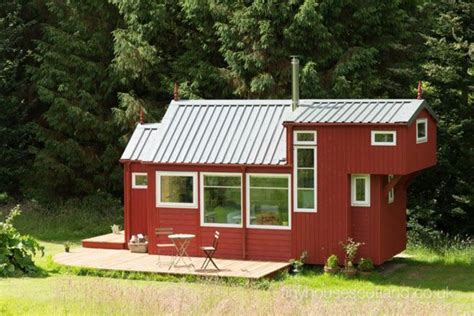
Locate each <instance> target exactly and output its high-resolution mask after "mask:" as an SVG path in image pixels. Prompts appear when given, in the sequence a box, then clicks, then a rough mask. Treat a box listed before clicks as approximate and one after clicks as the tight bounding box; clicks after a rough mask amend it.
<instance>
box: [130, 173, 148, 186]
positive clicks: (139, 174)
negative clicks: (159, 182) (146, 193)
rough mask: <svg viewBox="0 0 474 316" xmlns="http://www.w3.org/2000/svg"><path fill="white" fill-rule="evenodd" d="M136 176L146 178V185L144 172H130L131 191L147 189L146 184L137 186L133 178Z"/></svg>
mask: <svg viewBox="0 0 474 316" xmlns="http://www.w3.org/2000/svg"><path fill="white" fill-rule="evenodd" d="M136 176H146V179H147V183H148V173H146V172H132V189H146V188H148V184H145V185H143V184H137V182H136V179H135V177H136Z"/></svg>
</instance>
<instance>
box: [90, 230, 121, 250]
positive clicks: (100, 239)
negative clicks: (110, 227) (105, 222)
mask: <svg viewBox="0 0 474 316" xmlns="http://www.w3.org/2000/svg"><path fill="white" fill-rule="evenodd" d="M82 247H85V248H103V249H127V246H126V244H125V235H124V232H123V231H121V232H120V234H105V235H101V236H96V237H92V238H87V239H84V240H82Z"/></svg>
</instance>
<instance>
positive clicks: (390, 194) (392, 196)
mask: <svg viewBox="0 0 474 316" xmlns="http://www.w3.org/2000/svg"><path fill="white" fill-rule="evenodd" d="M392 179H393V174H389V175H388V183H390V181H392ZM394 201H395V188H393V187H392V188H391V189H390V190H389V191H388V204H392V203H393V202H394Z"/></svg>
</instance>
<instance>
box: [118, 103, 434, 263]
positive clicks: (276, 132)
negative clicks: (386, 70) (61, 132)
mask: <svg viewBox="0 0 474 316" xmlns="http://www.w3.org/2000/svg"><path fill="white" fill-rule="evenodd" d="M301 102H302V105H301V108H298V109H297V110H296V111H295V112H294V113H293V112H292V111H291V109H290V101H289V100H262V101H260V100H258V101H256V100H246V101H234V100H212V101H210V100H199V101H179V102H172V104H171V105H170V109H169V110H168V112H169V113H168V112H167V114H166V115H165V117H164V119H163V121H162V123H161V124H150V125H148V124H145V125H139V126H138V127H137V130H136V131H135V133H134V136H132V139H131V143H133V146H132V147H133V148H132V149H128V148H127V149H126V151H127V150H129V152H128V153H124V156H123V158H122V163H123V164H124V192H125V193H124V208H125V221H124V222H125V236H126V238H127V239H129V238H130V236H131V235H133V234H138V233H143V234H146V235H147V236H148V238H149V252H150V253H151V254H156V253H157V248H156V246H155V244H156V236H155V235H154V231H155V229H156V228H157V227H172V228H173V229H174V231H175V232H177V233H191V234H195V235H196V238H195V239H194V240H193V241H192V243H191V245H190V247H189V249H188V250H189V251H188V253H189V255H191V256H202V255H203V254H202V253H201V252H200V251H199V246H200V245H203V244H208V243H209V242H210V241H211V239H212V236H213V233H214V231H216V230H218V231H220V232H221V236H222V238H221V241H220V248H219V251H218V252H217V253H216V256H217V257H222V258H232V259H250V260H274V261H287V260H288V259H290V258H296V257H299V256H300V255H301V253H302V252H303V251H307V253H308V258H307V262H308V263H313V264H322V263H324V261H325V260H326V259H327V257H328V256H329V255H331V254H333V253H335V254H337V255H338V256H339V257H343V253H342V249H341V246H340V242H341V241H345V240H347V238H348V237H353V238H354V239H355V240H357V241H361V242H364V245H363V246H362V247H361V250H360V255H361V256H364V257H370V258H372V259H373V261H374V262H375V263H376V264H381V263H383V262H384V261H386V260H388V259H390V258H391V257H392V256H394V255H395V254H397V253H399V252H401V251H403V250H404V249H405V245H406V218H405V217H406V211H405V209H406V190H407V187H408V185H409V182H410V180H411V178H412V177H413V176H414V174H415V173H416V172H418V171H419V170H421V169H424V168H427V167H430V166H432V165H434V164H435V163H436V118H435V116H434V114H433V112H432V111H431V110H430V109H429V108H428V107H427V105H426V104H425V103H424V102H423V101H422V100H393V101H391V100H388V101H384V100H377V101H370V100H362V101H361V100H331V101H329V100H301ZM331 102H332V103H331ZM371 102H372V103H371ZM381 102H385V103H386V106H387V108H388V109H387V110H379V109H382V105H383V104H382V105H380V104H381ZM390 102H392V103H390ZM306 103H307V104H310V105H306ZM326 104H327V105H326ZM371 104H374V105H373V107H374V108H375V107H376V111H374V112H375V114H371V115H372V117H371V119H368V117H369V116H370V115H369V114H367V113H368V111H369V109H370V107H371V106H372V105H371ZM358 106H359V107H360V113H355V114H354V116H356V115H359V114H360V119H359V120H353V121H350V122H349V121H348V119H347V118H345V117H344V116H349V114H348V113H349V112H351V111H354V109H356V108H357V107H358ZM250 107H252V108H251V109H250ZM338 107H340V109H339V108H338ZM324 111H328V114H324V113H323V114H320V112H324ZM329 111H332V112H329ZM364 111H365V112H364ZM383 111H385V112H386V115H385V116H384V117H385V118H383V117H382V114H381V113H382V112H383ZM397 111H398V112H397ZM403 111H405V112H409V113H408V114H405V113H402V114H404V115H405V116H403V117H401V114H400V112H403ZM371 113H372V112H371ZM186 115H187V116H186ZM252 115H254V116H255V118H252ZM318 115H319V116H321V115H322V116H324V115H325V116H324V119H320V118H319V117H318ZM337 117H339V118H342V119H340V120H342V121H340V120H339V121H338V120H336V118H337ZM398 117H401V119H400V121H397V120H396V118H398ZM419 119H426V122H427V126H426V129H427V133H426V134H427V135H426V141H422V142H418V143H417V139H418V138H419V137H418V136H419V135H418V131H417V128H422V127H423V123H422V122H421V123H419V124H418V123H417V122H418V120H419ZM252 120H253V121H252ZM185 122H187V124H190V125H191V126H190V127H189V128H188V129H187V130H186V128H185V127H184V125H185V124H184V123H185ZM190 122H193V123H190ZM212 124H214V125H212ZM209 126H211V127H209ZM253 126H255V127H257V126H258V128H255V129H254V130H253V129H251V127H253ZM209 128H210V129H211V130H212V132H211V131H209V130H208V129H209ZM202 129H204V130H202ZM239 129H240V130H239ZM216 131H220V133H219V132H217V134H215V135H213V133H214V132H216ZM296 131H307V132H316V133H315V135H316V143H315V144H313V145H304V146H303V147H305V148H306V147H310V148H315V150H314V153H315V154H314V157H315V158H314V159H315V163H314V166H313V167H312V168H313V169H314V172H312V173H313V177H314V183H315V185H314V187H313V188H310V189H311V190H313V191H314V195H315V198H314V200H315V207H314V209H313V210H311V208H310V210H309V211H305V212H301V211H298V210H296V209H295V203H296V197H295V194H298V193H297V191H298V190H303V188H298V189H296V187H295V185H296V183H297V182H298V179H296V178H297V177H296V173H295V164H298V161H295V157H294V152H295V148H296V147H298V146H299V145H296V144H295V142H294V135H295V132H296ZM374 131H377V132H380V135H378V134H377V137H379V138H380V139H382V141H380V143H383V144H385V143H390V142H393V143H394V144H390V145H378V144H375V145H374V140H373V137H374V136H372V134H373V132H374ZM244 132H245V133H244ZM389 132H390V133H392V134H390V133H389ZM420 133H421V132H420ZM135 134H137V135H138V136H135ZM241 135H245V136H241ZM391 135H394V136H391ZM420 135H422V133H421V134H420ZM134 137H135V140H134V139H133V138H134ZM190 137H191V138H192V139H190ZM198 137H202V139H204V140H202V139H197V138H198ZM246 138H247V139H246ZM206 142H207V143H206ZM127 147H128V146H127ZM200 147H205V148H206V149H205V150H204V149H201V150H200V149H199V148H200ZM298 148H299V147H298ZM124 157H125V158H124ZM219 159H220V160H219ZM305 168H306V167H305ZM157 172H187V173H192V174H195V176H196V178H197V190H196V191H195V192H196V193H195V195H196V196H194V197H193V198H194V199H195V202H196V206H195V207H184V208H183V207H179V206H177V207H161V206H158V205H157V192H158V191H157V190H159V189H160V188H159V185H160V182H159V179H157ZM134 173H145V174H146V175H147V187H146V188H133V181H134V180H133V179H132V176H133V174H134ZM203 173H232V174H240V175H241V179H242V180H241V184H240V185H241V197H240V198H241V205H240V212H241V215H240V218H239V219H238V220H240V225H241V226H238V227H226V226H225V225H224V226H219V225H218V224H217V225H215V226H214V227H213V226H212V225H207V226H203V225H202V216H203V215H202V212H201V211H202V208H203V207H204V206H203V205H202V202H203V198H202V197H201V194H202V191H201V189H202V186H203V183H202V181H201V174H203ZM248 174H277V175H278V174H280V175H288V177H289V180H288V185H287V188H283V189H284V190H287V191H288V200H289V207H288V216H289V218H288V222H289V223H286V221H285V220H284V219H283V220H280V224H279V225H281V226H282V227H277V226H274V227H266V226H265V225H263V224H262V227H257V226H255V227H251V226H252V225H250V227H249V226H248V225H247V221H248V220H249V221H258V215H251V214H252V212H258V211H259V209H258V207H256V206H254V205H253V204H252V205H251V204H250V202H249V199H251V195H252V194H254V196H256V195H255V194H256V193H250V192H257V189H255V190H254V191H250V190H251V188H249V187H248V186H249V182H248V179H247V175H248ZM354 175H364V176H367V177H368V178H367V177H366V178H363V177H360V179H359V180H357V181H362V182H360V183H364V184H365V185H368V188H369V190H368V191H364V195H366V196H365V197H364V198H367V196H368V197H369V203H368V204H367V205H363V206H360V205H353V202H354V201H353V200H352V197H353V191H354V186H353V183H352V182H353V176H354ZM389 175H394V177H393V180H392V182H390V183H389V181H388V176H389ZM311 179H312V178H311ZM364 179H369V180H364ZM364 181H365V182H364ZM367 182H368V183H367ZM393 184H395V185H394V186H393ZM392 186H393V189H394V196H395V199H394V201H393V202H391V203H389V202H388V191H390V190H391V189H392ZM304 189H305V190H310V189H306V188H304ZM298 192H299V191H298ZM249 193H250V195H249ZM280 196H283V195H280ZM302 196H303V195H302ZM265 201H267V200H265ZM356 202H357V201H356ZM259 207H260V208H261V209H262V208H264V209H267V210H268V211H267V213H275V212H277V211H275V210H274V209H275V206H274V205H269V204H268V202H262V203H260V204H259ZM249 208H250V209H249ZM255 214H257V213H255ZM275 214H277V213H275ZM278 214H280V213H278ZM249 216H250V217H249ZM275 216H276V215H275ZM234 217H235V216H234ZM255 217H257V219H256V218H255ZM257 225H258V224H257ZM285 225H288V227H286V226H285ZM270 226H272V225H270ZM283 226H285V227H283Z"/></svg>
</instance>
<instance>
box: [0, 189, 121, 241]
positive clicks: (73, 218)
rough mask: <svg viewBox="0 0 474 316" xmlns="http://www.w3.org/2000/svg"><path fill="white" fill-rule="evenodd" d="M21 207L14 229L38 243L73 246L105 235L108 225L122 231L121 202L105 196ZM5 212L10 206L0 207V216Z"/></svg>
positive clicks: (30, 204)
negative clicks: (55, 242)
mask: <svg viewBox="0 0 474 316" xmlns="http://www.w3.org/2000/svg"><path fill="white" fill-rule="evenodd" d="M21 206H22V210H23V214H22V216H20V217H18V218H17V219H16V220H15V222H14V225H15V227H16V228H17V229H18V230H19V231H20V232H21V233H25V234H29V235H31V236H33V237H35V238H37V239H40V240H42V241H57V242H64V241H73V242H77V241H79V240H81V239H83V238H87V237H92V236H97V235H100V234H104V233H107V232H109V231H110V226H111V225H112V224H119V225H121V226H122V227H123V208H122V205H121V202H120V201H118V200H116V199H113V198H110V197H108V196H91V197H87V198H84V199H75V200H69V201H67V202H65V203H55V204H50V205H40V204H38V203H36V202H34V201H24V202H23V203H22V204H21ZM9 208H10V205H3V206H1V208H0V212H1V213H3V215H4V214H5V213H6V210H8V209H9ZM1 216H2V215H1V214H0V217H1Z"/></svg>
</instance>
